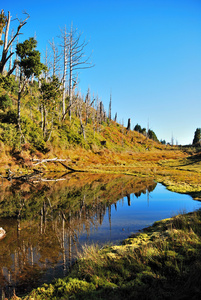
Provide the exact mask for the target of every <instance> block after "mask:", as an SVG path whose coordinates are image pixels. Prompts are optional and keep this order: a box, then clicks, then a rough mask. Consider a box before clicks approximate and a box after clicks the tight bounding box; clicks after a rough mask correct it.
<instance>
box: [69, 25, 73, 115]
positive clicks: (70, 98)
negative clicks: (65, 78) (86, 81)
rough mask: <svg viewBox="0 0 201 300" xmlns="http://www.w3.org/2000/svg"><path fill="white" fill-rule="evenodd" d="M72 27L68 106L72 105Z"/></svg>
mask: <svg viewBox="0 0 201 300" xmlns="http://www.w3.org/2000/svg"><path fill="white" fill-rule="evenodd" d="M72 38H73V37H72V26H71V32H70V48H69V60H70V61H69V106H70V107H71V105H72V85H73V58H72V55H73V53H72V42H73V41H72ZM69 117H70V120H71V108H70V109H69Z"/></svg>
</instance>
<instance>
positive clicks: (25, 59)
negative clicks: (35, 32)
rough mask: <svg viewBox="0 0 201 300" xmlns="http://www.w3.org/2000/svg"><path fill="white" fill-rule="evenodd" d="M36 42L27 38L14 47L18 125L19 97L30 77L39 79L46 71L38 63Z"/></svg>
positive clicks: (43, 66) (44, 67) (38, 53)
mask: <svg viewBox="0 0 201 300" xmlns="http://www.w3.org/2000/svg"><path fill="white" fill-rule="evenodd" d="M36 45H37V41H36V40H35V39H34V38H29V39H28V40H25V41H24V42H23V43H19V44H17V46H16V50H17V51H16V52H17V55H18V57H19V61H18V65H19V67H20V82H19V91H18V125H19V123H20V110H21V95H22V93H23V91H24V90H25V87H26V85H27V83H28V80H29V79H30V78H31V76H32V75H34V76H36V77H39V75H40V74H41V72H42V71H43V70H44V71H45V70H46V66H45V65H44V64H42V63H41V62H40V52H39V51H38V50H35V48H36Z"/></svg>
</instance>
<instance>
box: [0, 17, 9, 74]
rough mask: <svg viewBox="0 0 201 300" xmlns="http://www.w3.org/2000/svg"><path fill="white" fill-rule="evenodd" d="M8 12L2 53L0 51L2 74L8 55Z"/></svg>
mask: <svg viewBox="0 0 201 300" xmlns="http://www.w3.org/2000/svg"><path fill="white" fill-rule="evenodd" d="M10 19H11V17H10V12H8V19H7V24H6V31H5V36H4V45H3V51H2V57H1V62H0V73H1V74H3V72H4V69H5V65H6V62H7V60H8V58H7V54H8V50H9V48H8V33H9V28H10Z"/></svg>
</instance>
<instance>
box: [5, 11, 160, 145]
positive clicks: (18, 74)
mask: <svg viewBox="0 0 201 300" xmlns="http://www.w3.org/2000/svg"><path fill="white" fill-rule="evenodd" d="M29 17H30V16H29V14H28V13H26V12H24V19H22V20H20V19H18V18H17V19H15V21H17V22H18V25H17V26H16V28H15V30H12V33H11V34H10V23H11V15H10V12H8V14H7V15H6V14H5V12H4V10H2V11H1V14H0V46H1V47H2V55H1V59H0V83H1V85H2V86H3V85H4V86H6V88H7V89H8V88H9V85H10V86H11V88H13V86H14V84H13V83H12V80H13V79H14V80H15V82H16V86H15V89H17V125H18V130H19V132H20V133H21V138H22V139H24V140H25V138H24V137H23V132H22V130H21V105H22V101H23V100H24V97H25V95H26V94H27V93H28V92H30V91H31V88H30V87H31V86H32V85H34V84H37V87H38V92H39V94H38V99H39V104H38V110H39V111H40V115H41V121H40V124H41V125H40V126H41V130H42V132H43V138H44V140H45V141H48V140H50V138H51V134H52V131H53V128H54V124H55V122H56V121H58V120H59V122H62V121H64V120H65V119H66V117H67V116H68V120H69V121H70V122H71V119H72V115H73V114H75V115H76V117H78V119H79V122H80V131H81V134H82V135H83V137H84V138H85V127H86V126H87V124H88V123H89V122H91V123H92V124H93V127H94V132H95V131H97V132H98V131H99V130H100V124H101V123H102V122H107V123H108V124H109V123H110V121H111V120H112V116H111V110H112V96H111V95H110V101H109V110H108V113H107V112H106V109H105V107H104V105H103V102H102V101H101V100H100V99H99V97H98V96H94V94H93V95H91V91H90V89H88V91H87V94H86V95H85V96H83V95H81V94H80V92H76V88H77V87H78V82H79V78H78V72H79V70H81V69H88V68H92V67H93V66H94V64H92V62H91V56H86V47H87V46H88V42H86V40H85V39H83V38H82V34H81V33H79V32H78V29H76V28H74V27H73V25H71V26H70V28H69V29H67V27H66V26H64V28H63V29H61V32H60V37H59V44H58V43H56V42H55V39H54V38H53V39H52V41H50V42H49V45H50V48H51V53H50V52H49V50H48V48H47V49H46V52H45V59H44V62H42V61H41V53H40V52H39V51H38V50H37V40H36V39H35V38H34V37H31V38H29V39H27V40H25V41H23V42H21V43H20V42H19V35H20V34H21V31H22V28H23V27H24V26H25V25H26V23H27V21H28V19H29ZM9 34H10V35H9ZM3 37H4V39H3ZM14 45H15V50H14ZM14 56H15V59H13V58H14ZM12 85H13V86H12ZM2 97H3V98H1V101H0V102H1V103H0V108H1V109H6V108H7V107H9V105H10V99H9V98H8V96H7V95H4V96H2ZM30 107H31V104H30ZM114 121H117V113H116V114H115V117H114ZM127 130H130V119H128V126H127ZM134 130H135V131H138V132H140V133H142V134H144V135H145V136H146V137H148V138H150V139H152V140H154V141H156V142H158V138H157V136H156V134H155V132H154V131H153V130H151V129H148V130H147V131H146V129H145V128H141V127H140V126H139V125H138V124H137V125H136V126H135V128H134Z"/></svg>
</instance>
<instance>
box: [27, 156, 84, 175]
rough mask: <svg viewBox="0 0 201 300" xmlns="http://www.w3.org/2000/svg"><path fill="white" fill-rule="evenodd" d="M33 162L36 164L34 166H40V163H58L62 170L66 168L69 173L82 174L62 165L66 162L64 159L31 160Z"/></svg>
mask: <svg viewBox="0 0 201 300" xmlns="http://www.w3.org/2000/svg"><path fill="white" fill-rule="evenodd" d="M33 161H35V162H36V163H35V164H34V166H36V165H39V164H42V163H46V162H53V163H60V164H61V165H62V166H63V167H64V168H66V169H67V170H69V171H71V172H83V171H81V170H75V169H73V168H71V167H68V166H67V165H66V164H64V163H63V162H64V161H66V159H61V158H57V157H55V158H47V159H33Z"/></svg>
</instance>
